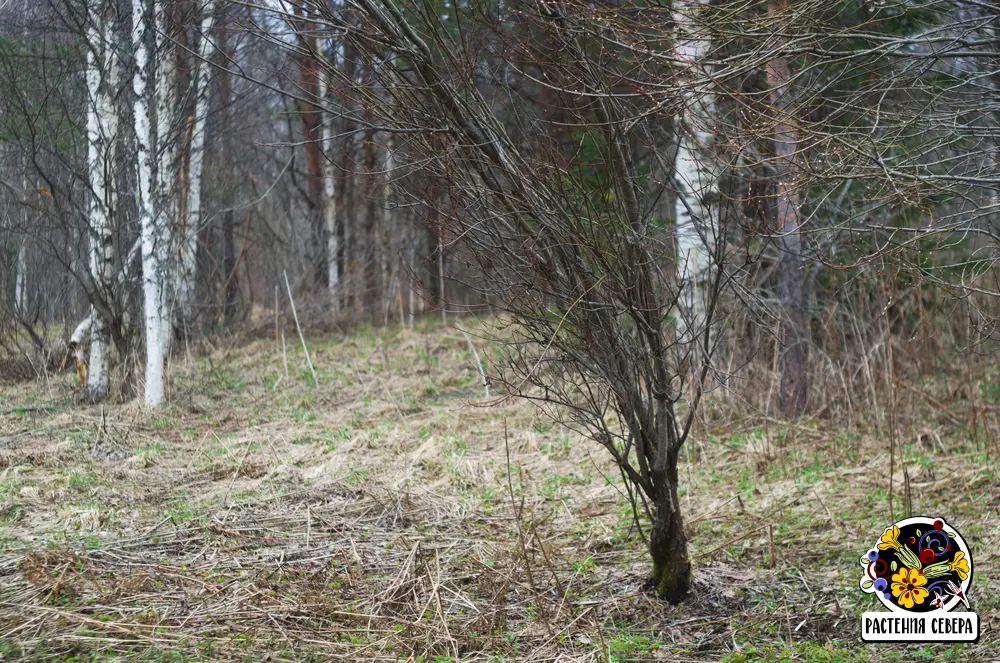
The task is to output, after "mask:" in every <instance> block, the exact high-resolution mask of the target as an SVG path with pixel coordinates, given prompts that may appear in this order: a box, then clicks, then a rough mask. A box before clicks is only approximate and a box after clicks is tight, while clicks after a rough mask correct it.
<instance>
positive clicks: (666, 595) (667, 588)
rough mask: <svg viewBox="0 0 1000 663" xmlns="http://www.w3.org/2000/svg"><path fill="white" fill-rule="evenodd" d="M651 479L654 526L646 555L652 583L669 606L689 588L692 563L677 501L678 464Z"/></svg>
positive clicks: (685, 593)
mask: <svg viewBox="0 0 1000 663" xmlns="http://www.w3.org/2000/svg"><path fill="white" fill-rule="evenodd" d="M668 465H670V467H668V469H667V470H665V471H664V472H663V474H662V476H660V477H654V478H653V481H654V488H655V494H654V499H653V525H652V528H651V529H650V532H649V555H650V557H651V558H652V560H653V572H652V584H653V586H654V588H655V589H656V593H657V594H658V595H659V596H660V597H661V598H663V599H666V600H667V601H669V602H670V603H679V602H680V601H683V600H684V598H685V597H687V594H688V591H689V590H690V588H691V560H690V559H689V558H688V553H687V536H685V534H684V521H683V518H682V517H681V509H680V500H679V499H678V498H677V463H676V458H675V459H674V462H673V463H672V464H671V463H668Z"/></svg>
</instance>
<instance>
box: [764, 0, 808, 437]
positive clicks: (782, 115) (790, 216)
mask: <svg viewBox="0 0 1000 663" xmlns="http://www.w3.org/2000/svg"><path fill="white" fill-rule="evenodd" d="M787 12H788V0H771V2H768V4H767V13H768V17H769V18H770V19H771V22H772V24H773V25H778V24H780V22H781V21H782V18H783V15H784V14H786V13H787ZM767 83H768V87H769V88H770V95H771V107H772V109H773V112H774V113H775V116H776V117H775V125H774V153H775V163H774V166H775V167H774V174H775V180H776V185H775V188H776V192H777V198H778V200H777V219H776V224H775V225H776V227H777V231H778V232H779V233H780V241H779V247H780V249H781V260H780V272H779V281H778V284H779V285H778V292H779V295H780V297H781V306H782V309H783V315H782V317H781V339H782V345H783V349H784V352H783V354H782V360H781V387H780V391H779V394H780V395H779V400H780V408H781V413H782V414H783V415H784V416H786V417H789V418H794V417H797V416H799V415H800V414H802V412H803V410H804V409H805V406H806V395H807V388H808V371H807V363H808V358H809V356H808V352H809V313H808V310H807V307H806V304H807V293H806V292H805V284H806V273H805V270H804V269H803V267H802V236H801V234H800V232H801V229H800V227H799V192H798V188H797V186H796V181H795V179H796V174H795V153H796V151H797V149H798V141H797V138H796V133H795V126H794V118H793V117H792V100H791V98H790V96H791V90H790V89H789V88H790V83H791V77H790V75H789V71H788V62H787V60H786V59H785V58H784V57H776V58H773V59H772V60H771V61H770V62H769V63H768V65H767Z"/></svg>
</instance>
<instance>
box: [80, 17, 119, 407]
mask: <svg viewBox="0 0 1000 663" xmlns="http://www.w3.org/2000/svg"><path fill="white" fill-rule="evenodd" d="M103 4H104V3H103V2H101V0H97V1H96V2H94V3H93V4H92V5H91V6H90V8H89V17H88V18H89V21H90V28H89V30H88V39H89V42H90V49H89V51H88V55H87V65H88V66H87V91H88V97H89V98H88V112H87V142H88V150H87V161H88V164H87V167H88V171H89V173H90V188H91V198H90V202H89V206H88V226H89V234H90V256H89V266H90V273H91V276H92V277H93V280H94V287H95V290H96V292H95V293H94V301H95V304H96V305H95V306H94V311H93V319H92V323H91V328H90V358H89V367H88V371H87V398H88V399H90V400H91V401H95V402H96V401H101V400H104V399H105V398H107V396H108V390H109V387H110V345H111V334H110V327H109V325H110V320H108V315H109V311H110V308H111V306H112V303H113V301H114V288H113V287H112V286H113V284H112V280H113V279H112V275H113V273H114V259H115V246H114V236H113V233H112V215H113V214H114V209H115V206H116V202H117V198H116V194H115V186H114V181H115V180H114V166H115V156H116V155H115V145H116V144H117V134H118V119H117V109H116V107H115V103H114V90H115V89H116V88H117V85H118V58H117V56H116V55H115V49H114V47H113V42H112V39H113V36H114V30H113V29H112V26H111V25H110V23H109V21H108V20H107V19H106V17H105V15H104V11H103V10H102V8H103Z"/></svg>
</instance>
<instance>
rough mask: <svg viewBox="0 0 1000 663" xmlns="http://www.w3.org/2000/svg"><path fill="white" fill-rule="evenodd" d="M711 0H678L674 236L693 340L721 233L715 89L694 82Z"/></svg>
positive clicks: (681, 335)
mask: <svg viewBox="0 0 1000 663" xmlns="http://www.w3.org/2000/svg"><path fill="white" fill-rule="evenodd" d="M708 5H709V0H679V1H678V2H676V3H675V4H674V11H673V15H674V22H675V25H676V26H677V27H676V29H677V46H676V53H677V59H678V60H679V61H680V63H681V66H682V67H684V68H685V69H686V71H685V73H684V74H682V75H683V76H685V77H687V78H688V79H689V85H688V86H687V87H686V90H685V93H684V97H683V117H680V118H678V121H677V122H676V124H677V141H678V146H677V161H676V166H675V177H676V180H677V199H676V213H675V218H676V224H677V226H676V237H677V282H678V285H679V286H680V288H681V297H680V300H679V303H680V307H679V308H680V310H679V311H678V315H677V316H676V317H675V319H676V320H677V328H678V340H679V341H681V342H689V341H692V340H693V339H694V338H695V337H696V336H698V335H699V334H700V333H701V332H702V331H703V327H704V324H705V320H706V315H707V307H708V301H707V297H708V288H707V283H708V280H709V277H710V271H711V265H712V252H713V251H714V247H715V241H716V236H717V234H718V198H719V194H718V179H719V178H718V172H717V171H718V168H717V166H716V163H715V160H714V159H713V157H712V147H713V142H714V138H715V136H714V133H713V128H712V125H713V115H714V106H715V95H714V94H713V92H712V90H710V89H707V90H706V89H703V88H698V87H695V86H694V83H695V82H696V81H698V80H699V79H702V78H703V76H701V75H700V74H701V67H702V62H703V61H704V59H705V56H706V55H707V53H708V51H709V48H710V46H711V42H710V40H709V37H708V36H707V35H705V34H704V32H703V28H702V27H701V26H700V25H699V21H698V14H699V13H700V12H702V11H704V9H705V8H706V7H707V6H708Z"/></svg>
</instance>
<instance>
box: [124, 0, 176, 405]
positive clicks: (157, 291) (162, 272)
mask: <svg viewBox="0 0 1000 663" xmlns="http://www.w3.org/2000/svg"><path fill="white" fill-rule="evenodd" d="M162 12H163V7H162V5H161V4H160V3H159V2H157V1H156V0H132V43H133V49H134V51H135V71H134V73H133V79H132V84H133V88H134V91H135V133H136V143H137V146H136V147H137V155H138V164H137V165H138V180H139V191H138V194H139V195H138V198H139V223H140V233H141V241H142V288H143V320H144V326H145V337H146V384H145V401H146V405H148V406H150V407H156V406H158V405H160V404H162V403H163V398H164V373H165V369H166V360H167V345H168V342H169V306H168V290H169V288H168V286H169V284H170V269H169V265H170V254H171V249H172V248H173V247H172V242H171V241H170V232H169V220H168V218H167V216H166V215H165V214H164V213H163V206H164V202H165V200H164V198H165V196H163V195H162V193H163V192H162V190H161V188H160V186H158V185H161V184H162V178H161V177H158V175H160V176H162V175H163V174H165V173H163V172H160V171H161V169H160V168H159V164H158V160H157V156H158V155H157V147H158V143H157V138H158V137H159V138H165V133H163V132H165V131H166V129H167V128H168V127H169V124H168V120H167V117H169V105H168V95H167V92H166V90H165V87H166V83H167V79H168V78H169V71H170V68H171V64H170V62H169V58H164V57H163V53H161V52H159V50H160V49H159V48H155V49H153V53H154V54H155V55H157V57H158V58H159V59H160V65H162V66H163V67H164V68H166V70H167V72H166V74H167V75H164V74H165V72H163V71H158V69H159V67H157V66H156V64H155V60H153V59H152V58H150V50H151V49H150V46H151V45H154V44H155V45H159V46H161V47H162V45H163V43H164V40H165V36H162V35H161V36H159V37H157V36H156V35H155V34H154V32H157V30H156V28H157V26H156V24H155V23H154V21H157V22H159V23H160V24H161V27H165V26H163V25H162V24H163V22H164V17H163V13H162ZM159 111H163V113H162V115H161V114H159V113H158V112H159ZM154 121H155V123H154ZM164 152H165V153H167V154H168V151H167V150H164ZM164 156H166V154H165V155H164Z"/></svg>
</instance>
